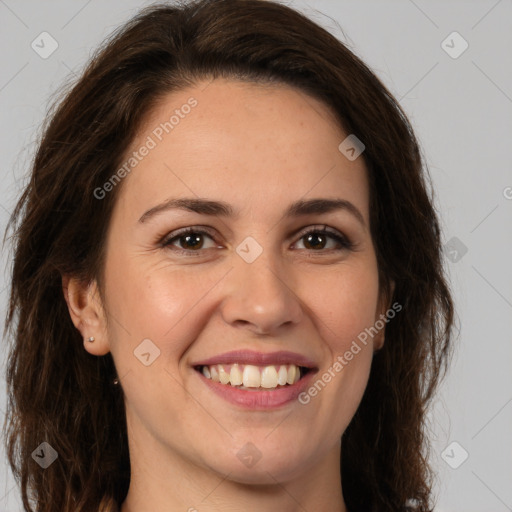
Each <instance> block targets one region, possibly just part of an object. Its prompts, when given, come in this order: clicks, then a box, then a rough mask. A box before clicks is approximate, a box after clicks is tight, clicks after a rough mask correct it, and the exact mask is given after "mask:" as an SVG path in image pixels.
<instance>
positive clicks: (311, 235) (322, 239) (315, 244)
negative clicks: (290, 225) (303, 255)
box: [300, 228, 353, 252]
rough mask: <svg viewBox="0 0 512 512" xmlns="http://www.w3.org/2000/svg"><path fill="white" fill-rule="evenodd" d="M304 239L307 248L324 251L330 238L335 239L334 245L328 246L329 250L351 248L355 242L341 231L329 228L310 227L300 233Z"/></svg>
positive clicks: (301, 238)
mask: <svg viewBox="0 0 512 512" xmlns="http://www.w3.org/2000/svg"><path fill="white" fill-rule="evenodd" d="M300 240H304V246H305V249H307V250H310V251H313V252H315V251H322V250H323V249H326V246H327V244H328V243H329V240H331V241H334V246H331V247H327V250H347V249H348V250H350V249H352V248H353V244H352V243H351V242H350V241H349V240H348V239H347V238H346V237H344V236H343V235H341V233H338V232H335V231H330V230H327V229H325V228H324V229H310V230H309V231H306V232H304V233H302V234H301V235H300Z"/></svg>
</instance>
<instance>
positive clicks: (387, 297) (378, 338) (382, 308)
mask: <svg viewBox="0 0 512 512" xmlns="http://www.w3.org/2000/svg"><path fill="white" fill-rule="evenodd" d="M394 292H395V282H394V281H391V284H390V291H389V294H385V293H381V294H380V298H379V303H378V306H377V311H376V313H375V323H374V326H375V327H376V328H378V327H381V326H382V323H384V326H382V328H381V329H378V332H377V334H376V335H375V336H374V337H373V351H374V352H377V351H378V350H380V349H381V348H382V347H383V346H384V338H385V334H386V327H385V326H386V323H387V322H389V321H390V319H388V318H387V316H386V312H387V311H388V310H389V309H390V307H391V300H392V299H393V294H394Z"/></svg>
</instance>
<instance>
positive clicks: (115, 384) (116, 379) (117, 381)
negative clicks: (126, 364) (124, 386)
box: [113, 377, 119, 386]
mask: <svg viewBox="0 0 512 512" xmlns="http://www.w3.org/2000/svg"><path fill="white" fill-rule="evenodd" d="M113 383H114V386H117V385H118V384H119V379H118V378H117V377H116V378H115V379H114V380H113Z"/></svg>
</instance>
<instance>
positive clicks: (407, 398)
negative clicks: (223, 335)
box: [4, 0, 454, 512]
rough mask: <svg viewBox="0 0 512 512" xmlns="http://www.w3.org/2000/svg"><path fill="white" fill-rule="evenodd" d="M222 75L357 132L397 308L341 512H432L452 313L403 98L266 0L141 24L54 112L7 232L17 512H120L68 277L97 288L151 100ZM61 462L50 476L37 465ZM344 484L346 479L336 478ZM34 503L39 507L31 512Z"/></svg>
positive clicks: (106, 380) (7, 433)
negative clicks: (295, 95)
mask: <svg viewBox="0 0 512 512" xmlns="http://www.w3.org/2000/svg"><path fill="white" fill-rule="evenodd" d="M217 77H222V78H229V79H235V80H241V81H246V82H259V83H274V84H278V85H279V84H283V85H288V86H292V87H295V88H297V89H299V90H301V91H303V92H305V93H307V94H309V95H311V96H312V97H315V98H318V99H320V100H321V101H323V102H324V104H326V105H327V106H328V107H329V108H330V109H331V110H332V112H333V113H334V114H335V116H336V119H338V121H339V123H340V126H341V127H342V128H343V130H344V131H345V132H346V133H353V134H356V135H357V137H358V138H359V139H360V140H362V141H363V143H364V144H365V146H366V149H365V151H364V153H363V156H362V157H363V158H364V161H365V164H366V168H367V171H368V179H369V184H370V225H371V235H372V238H373V241H374V246H375V251H376V256H377V262H378V269H379V284H380V285H381V290H383V291H384V292H386V293H389V291H390V289H391V285H390V283H391V282H394V283H395V289H394V292H393V296H392V299H393V300H394V301H395V302H397V303H399V304H400V305H401V306H402V311H401V313H400V314H398V315H397V316H396V318H394V319H393V320H392V321H391V322H389V325H387V327H386V343H385V344H384V347H383V348H382V349H381V350H380V351H379V352H378V353H376V355H375V357H374V359H373V364H372V368H371V373H370V377H369V382H368V385H367V388H366V390H365V393H364V396H363V398H362V401H361V403H360V406H359V408H358V410H357V412H356V414H355V416H354V417H353V419H352V421H351V423H350V425H349V426H348V428H347V429H346V431H345V432H344V434H343V437H342V440H343V443H342V447H343V449H342V455H341V461H340V463H341V471H342V481H343V494H344V499H345V502H346V504H347V507H348V509H349V510H351V511H377V510H378V511H379V512H397V511H406V510H417V511H421V512H426V511H430V510H431V507H432V503H431V501H432V487H433V481H434V480H433V477H434V474H433V471H432V469H431V468H430V467H429V463H428V447H429V444H428V436H427V430H428V429H426V410H427V406H428V405H429V403H430V402H431V399H432V397H433V395H434V392H435V390H436V389H437V386H438V384H439V382H440V380H441V379H442V378H443V376H444V375H445V373H446V369H447V366H448V361H449V359H450V354H451V347H452V345H453V342H452V341H451V340H452V339H453V334H452V324H453V321H454V306H453V302H452V298H451V294H450V290H449V287H448V284H447V278H446V276H445V274H444V268H443V260H442V246H441V233H440V225H439V220H438V219H437V216H436V211H435V208H434V194H433V191H432V186H431V179H430V176H429V173H428V169H427V168H426V166H425V165H424V162H423V158H422V156H421V151H420V148H419V144H418V142H417V140H416V138H415V135H414V133H413V130H412V127H411V125H410V123H409V121H408V120H407V117H406V115H405V113H404V112H403V110H402V109H401V107H400V106H399V104H398V102H397V101H396V100H395V99H394V98H393V96H392V94H391V93H390V92H389V91H388V90H387V89H386V87H385V86H384V85H383V84H382V83H381V81H380V80H379V79H378V78H377V77H376V76H375V75H374V74H373V73H372V72H371V70H370V69H369V68H368V67H367V66H366V65H365V64H364V63H363V62H362V61H361V60H360V59H359V58H358V57H357V56H356V55H355V54H354V53H353V52H352V51H351V50H350V49H349V48H348V46H347V45H346V44H344V43H342V42H340V41H339V40H338V39H337V38H335V37H334V36H333V35H331V34H330V33H329V32H327V31H326V30H325V29H323V28H321V27H320V26H319V25H318V24H317V23H315V22H314V21H312V20H310V19H308V18H307V17H306V16H305V15H303V14H301V13H299V12H297V11H296V10H294V9H292V8H290V7H288V6H285V5H282V4H280V3H277V2H275V1H263V0H193V1H190V2H184V3H181V4H179V5H170V4H166V5H163V4H159V5H153V6H150V7H149V8H146V9H144V10H142V11H140V12H139V13H138V14H137V15H136V16H135V17H133V18H132V19H131V20H130V21H128V22H127V23H126V24H125V25H123V26H122V27H120V28H119V29H118V30H117V31H116V32H115V33H113V35H112V36H111V37H110V38H109V39H108V40H107V41H105V43H104V44H103V45H102V47H101V48H99V49H98V50H97V51H96V53H95V54H94V55H93V57H92V58H91V60H90V62H89V63H88V65H87V66H86V68H85V70H84V72H83V73H82V75H81V76H80V77H79V78H78V79H77V80H76V81H75V83H74V84H72V85H71V86H70V87H69V88H68V89H67V91H66V93H65V95H64V96H63V97H62V98H61V99H60V100H59V101H58V102H57V103H56V104H54V106H53V107H52V108H51V109H50V111H49V113H48V115H47V118H46V122H45V125H44V131H43V133H42V136H41V140H40V141H39V143H38V147H37V151H36V154H35V157H34V159H33V163H32V168H31V171H30V180H29V182H28V184H27V186H26V188H25V189H24V191H23V193H22V195H21V197H20V198H19V201H18V203H17V205H16V207H15V210H14V212H13V214H12V216H11V218H10V220H9V224H8V228H7V231H6V234H5V238H4V242H5V240H6V238H10V239H11V241H12V252H13V260H12V276H11V281H10V283H11V290H10V297H9V304H8V311H7V315H6V326H5V331H4V335H5V334H6V333H7V336H6V338H7V339H8V340H9V342H10V343H9V357H8V366H7V373H6V380H7V387H8V403H7V413H6V418H5V423H4V437H5V445H6V448H7V454H8V459H9V463H10V466H11V468H12V471H13V474H14V475H15V477H16V480H17V481H18V482H19V485H20V487H21V496H22V500H23V505H24V508H25V511H26V512H34V510H35V511H36V512H88V511H97V510H104V511H106V510H109V509H115V508H116V507H118V506H120V505H121V503H122V502H123V500H124V498H125V496H126V493H127V490H128V486H129V481H130V459H129V452H128V441H127V430H126V418H125V409H124V396H123V391H122V388H121V386H113V385H112V380H113V379H114V378H115V377H116V369H115V366H114V362H113V359H112V357H111V355H110V354H107V355H105V356H101V357H95V356H92V355H90V354H88V353H87V352H86V351H85V350H84V349H83V344H82V339H81V335H80V333H79V331H78V330H77V329H76V328H75V327H74V325H73V323H72V322H71V319H70V316H69V312H68V309H67V305H66V302H65V299H64V296H63V290H62V276H63V275H72V276H75V277H79V278H80V279H83V280H84V281H86V282H88V281H91V280H93V279H96V280H97V281H98V282H99V284H100V289H101V282H102V270H103V268H104V267H103V264H104V261H105V254H104V252H103V248H104V246H105V244H104V240H105V235H106V232H107V228H108V226H109V221H110V217H111V212H112V208H113V206H114V204H115V201H116V197H117V196H118V193H119V190H120V189H121V187H122V183H121V184H119V185H118V186H116V187H115V188H114V190H112V192H110V193H109V194H107V195H106V197H105V198H104V199H103V200H101V201H99V200H98V199H96V197H95V195H94V190H95V189H96V188H97V187H101V185H102V184H104V183H105V182H106V181H107V180H108V179H109V178H110V177H111V176H112V175H113V174H114V173H115V171H116V169H118V166H119V165H120V164H121V162H122V161H123V155H124V154H125V153H126V151H127V148H128V147H129V144H130V143H131V141H133V139H134V136H135V135H136V134H137V130H138V129H139V128H140V126H141V123H142V122H143V120H144V116H146V115H147V114H148V113H149V112H150V111H151V109H152V108H153V107H154V106H155V105H156V104H157V102H158V100H159V99H161V98H162V97H163V96H164V95H167V94H168V93H171V92H173V91H177V90H181V89H184V88H186V87H188V86H192V85H195V84H198V83H200V82H201V81H204V80H211V79H215V78H217ZM43 441H45V442H48V443H49V444H50V445H51V446H53V447H54V448H55V449H56V450H57V452H58V458H57V460H56V461H55V462H54V463H53V464H52V465H51V466H50V467H48V468H47V469H45V470H42V469H41V467H39V465H38V464H36V462H35V461H34V460H33V458H32V457H31V454H32V453H33V452H34V450H35V449H36V448H37V447H38V446H39V445H40V444H41V443H42V442H43ZM340 485H341V483H340ZM33 507H35V508H33Z"/></svg>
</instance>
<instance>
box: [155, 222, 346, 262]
mask: <svg viewBox="0 0 512 512" xmlns="http://www.w3.org/2000/svg"><path fill="white" fill-rule="evenodd" d="M214 231H215V230H214V229H213V228H210V227H208V226H201V225H198V226H187V227H184V228H180V229H176V230H174V231H172V232H171V233H167V234H166V235H165V236H164V237H163V238H161V239H160V245H161V246H162V247H163V248H167V247H170V246H171V245H172V244H171V243H170V242H171V240H174V239H176V238H180V237H182V236H184V235H186V234H188V233H196V234H203V235H207V236H209V237H210V238H211V239H212V240H213V241H214V242H216V236H215V233H214ZM310 233H325V234H327V235H329V236H330V237H331V238H332V239H334V240H335V241H336V242H337V243H338V244H339V245H340V246H341V248H338V249H327V250H319V251H314V250H307V249H306V250H307V252H311V253H315V252H318V253H328V252H332V251H343V250H345V251H346V250H354V248H355V246H356V244H355V243H354V242H352V241H351V239H350V238H349V237H347V236H346V235H345V234H344V233H343V232H341V231H339V230H337V229H335V228H331V227H329V226H327V225H326V224H312V225H309V226H307V227H305V228H301V229H300V230H298V231H296V232H294V233H293V234H292V235H291V237H293V239H296V241H295V242H294V244H295V243H297V242H299V241H300V240H301V239H302V238H303V237H304V236H306V235H308V234H310ZM172 250H173V251H176V252H181V253H186V254H191V253H195V254H197V255H199V254H200V253H201V252H203V251H204V250H205V249H199V250H195V251H194V250H192V249H182V248H180V247H174V248H173V249H172Z"/></svg>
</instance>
